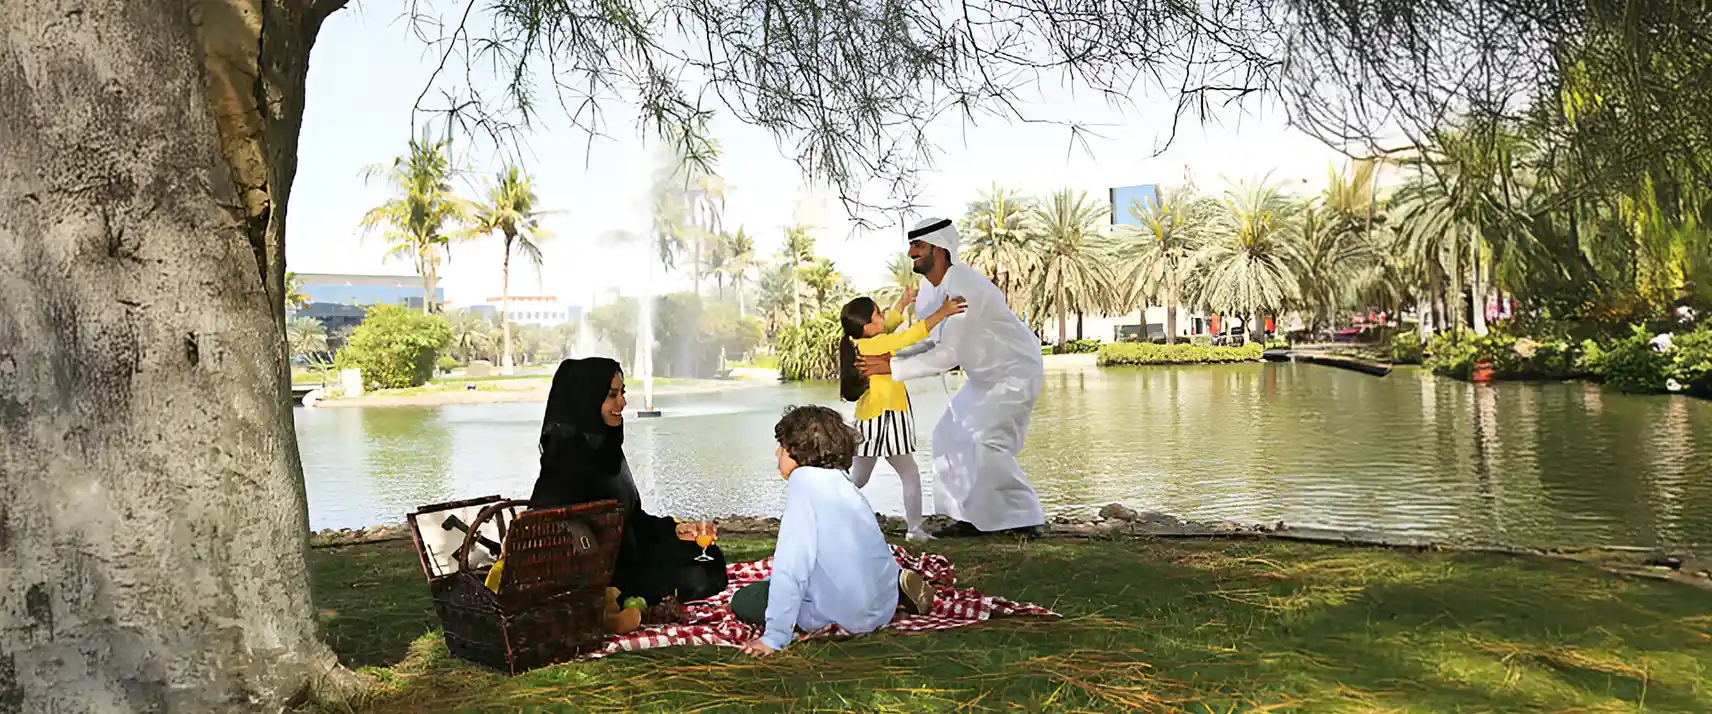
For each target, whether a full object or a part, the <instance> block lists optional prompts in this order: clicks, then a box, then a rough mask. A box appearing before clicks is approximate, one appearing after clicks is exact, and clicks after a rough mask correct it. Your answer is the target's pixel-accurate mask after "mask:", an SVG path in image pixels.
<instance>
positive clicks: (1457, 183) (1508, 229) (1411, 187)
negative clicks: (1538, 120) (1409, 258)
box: [1394, 130, 1532, 335]
mask: <svg viewBox="0 0 1712 714" xmlns="http://www.w3.org/2000/svg"><path fill="white" fill-rule="evenodd" d="M1434 139H1435V141H1434V144H1433V146H1432V147H1430V148H1429V149H1427V150H1426V151H1425V152H1423V153H1422V155H1420V156H1418V157H1415V158H1413V159H1411V160H1410V161H1409V162H1408V163H1409V165H1410V167H1411V168H1413V169H1414V173H1413V175H1412V176H1410V178H1409V179H1408V180H1407V181H1405V183H1404V185H1403V186H1402V187H1401V188H1399V189H1398V191H1397V195H1396V198H1395V199H1394V201H1395V203H1396V204H1397V206H1398V208H1399V216H1400V218H1401V224H1402V226H1403V231H1404V233H1405V235H1406V236H1407V240H1408V243H1409V246H1410V250H1411V251H1412V252H1413V253H1415V254H1416V255H1417V256H1418V257H1419V258H1420V259H1421V260H1422V261H1423V262H1424V263H1427V264H1428V265H1429V266H1430V267H1429V269H1430V270H1431V271H1432V272H1433V273H1435V275H1434V277H1437V278H1439V282H1440V283H1442V284H1446V285H1448V290H1447V294H1448V295H1452V296H1456V299H1457V301H1458V302H1459V303H1460V301H1461V296H1462V295H1463V293H1464V291H1463V289H1462V286H1461V284H1460V283H1461V281H1462V279H1463V278H1464V277H1466V278H1467V279H1468V290H1467V295H1468V297H1469V301H1470V302H1469V303H1468V305H1469V307H1470V308H1471V309H1470V310H1469V311H1468V313H1467V314H1468V315H1469V324H1470V326H1471V327H1472V329H1473V330H1474V332H1475V334H1481V335H1483V334H1486V310H1485V302H1486V300H1485V298H1486V292H1487V288H1488V287H1489V286H1490V285H1489V283H1487V282H1486V280H1487V278H1488V277H1490V276H1489V275H1488V273H1489V270H1488V268H1489V266H1494V265H1497V264H1500V263H1505V262H1509V261H1512V260H1515V259H1517V258H1518V257H1519V256H1521V255H1523V254H1525V253H1526V252H1528V251H1529V250H1530V249H1531V247H1530V243H1531V240H1532V239H1531V236H1530V234H1529V232H1528V231H1527V230H1526V227H1525V224H1526V222H1527V218H1526V217H1525V216H1523V215H1522V214H1521V212H1520V211H1518V210H1516V208H1515V207H1514V202H1515V201H1517V200H1518V198H1519V197H1518V196H1517V195H1516V193H1517V192H1518V190H1519V186H1518V183H1517V181H1516V175H1515V171H1516V158H1517V156H1519V155H1520V154H1522V153H1523V152H1525V151H1526V149H1527V145H1526V143H1525V142H1524V141H1523V140H1522V138H1521V137H1519V136H1516V135H1514V134H1511V133H1508V132H1505V131H1502V130H1494V131H1492V132H1490V133H1485V135H1481V134H1480V133H1470V132H1463V131H1444V132H1440V133H1438V135H1437V136H1435V137H1434ZM1464 256H1466V258H1467V261H1466V263H1465V262H1463V258H1464ZM1465 270H1466V272H1464V271H1465ZM1454 313H1455V314H1456V319H1455V320H1454V321H1453V324H1457V325H1460V324H1462V315H1463V314H1464V313H1463V311H1462V310H1461V309H1457V310H1455V311H1454Z"/></svg>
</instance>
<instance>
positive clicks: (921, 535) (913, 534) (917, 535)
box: [904, 529, 933, 543]
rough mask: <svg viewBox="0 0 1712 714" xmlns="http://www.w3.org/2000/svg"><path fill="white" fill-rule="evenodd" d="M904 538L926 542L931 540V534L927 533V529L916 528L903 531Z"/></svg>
mask: <svg viewBox="0 0 1712 714" xmlns="http://www.w3.org/2000/svg"><path fill="white" fill-rule="evenodd" d="M904 540H913V541H917V542H920V543H926V542H927V541H930V540H933V536H931V535H928V533H927V531H924V530H920V529H916V530H912V531H910V532H908V533H905V534H904Z"/></svg>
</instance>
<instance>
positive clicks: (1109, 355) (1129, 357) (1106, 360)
mask: <svg viewBox="0 0 1712 714" xmlns="http://www.w3.org/2000/svg"><path fill="white" fill-rule="evenodd" d="M1261 351H1262V350H1261V347H1260V345H1259V344H1257V343H1252V342H1251V343H1249V344H1246V345H1243V346H1241V347H1211V346H1205V345H1194V344H1189V345H1155V344H1149V343H1145V342H1142V343H1137V342H1122V343H1118V344H1111V345H1102V346H1101V347H1100V365H1101V366H1107V367H1117V366H1131V365H1136V366H1139V365H1155V364H1224V363H1231V362H1253V361H1255V360H1258V359H1260V353H1261Z"/></svg>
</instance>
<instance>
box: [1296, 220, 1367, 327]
mask: <svg viewBox="0 0 1712 714" xmlns="http://www.w3.org/2000/svg"><path fill="white" fill-rule="evenodd" d="M1290 231H1291V233H1290V236H1291V242H1292V243H1293V244H1294V245H1293V248H1294V253H1295V261H1296V266H1295V273H1296V279H1297V281H1298V284H1297V290H1296V296H1297V307H1299V308H1300V309H1301V310H1302V311H1304V312H1306V313H1307V314H1308V327H1309V329H1312V330H1320V329H1323V328H1326V327H1330V326H1331V323H1332V317H1333V315H1334V314H1335V312H1336V311H1337V310H1338V309H1339V308H1342V307H1346V306H1350V305H1351V303H1352V302H1354V300H1355V298H1356V296H1357V295H1358V294H1360V292H1361V290H1362V289H1363V288H1364V287H1366V286H1364V285H1363V284H1362V281H1363V280H1366V279H1372V278H1373V276H1372V273H1371V271H1370V270H1369V268H1370V267H1371V266H1373V265H1374V264H1376V263H1377V262H1378V255H1377V254H1375V253H1374V252H1373V250H1372V249H1373V248H1374V247H1375V245H1374V244H1373V243H1371V242H1369V240H1368V237H1367V235H1366V234H1364V233H1363V232H1361V230H1360V228H1359V226H1357V227H1353V229H1352V226H1350V225H1349V224H1348V223H1346V222H1343V221H1341V220H1339V216H1338V214H1337V213H1335V212H1334V211H1332V210H1331V209H1328V208H1327V207H1326V206H1325V205H1324V204H1321V205H1318V206H1316V205H1311V204H1310V205H1308V206H1305V207H1303V208H1301V209H1299V220H1296V221H1293V222H1292V223H1291V225H1290Z"/></svg>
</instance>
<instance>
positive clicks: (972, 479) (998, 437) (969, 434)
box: [892, 263, 1046, 531]
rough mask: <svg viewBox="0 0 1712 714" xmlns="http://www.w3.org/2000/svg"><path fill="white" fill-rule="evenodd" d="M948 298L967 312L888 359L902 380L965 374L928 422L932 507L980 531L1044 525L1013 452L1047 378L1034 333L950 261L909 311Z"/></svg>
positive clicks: (999, 295) (982, 281)
mask: <svg viewBox="0 0 1712 714" xmlns="http://www.w3.org/2000/svg"><path fill="white" fill-rule="evenodd" d="M947 297H961V298H963V299H965V300H967V301H968V310H967V311H966V312H964V313H963V314H962V315H956V316H953V317H950V318H948V319H946V320H944V321H943V322H941V323H939V325H938V326H937V327H936V328H934V330H933V332H932V335H931V336H932V339H933V342H932V344H931V346H929V347H927V348H926V349H924V350H921V351H919V352H916V353H915V354H913V355H906V353H904V352H900V353H899V355H898V356H897V357H896V358H895V359H894V360H893V362H892V378H893V379H896V380H899V381H907V380H911V379H917V378H920V377H926V376H931V375H934V374H941V373H944V372H945V371H947V370H949V369H951V368H953V367H957V366H962V368H963V372H964V374H965V375H966V376H967V380H966V381H965V382H964V384H963V388H962V389H960V390H958V391H957V394H956V395H955V396H953V397H952V398H951V403H950V406H948V407H947V408H946V410H945V414H944V416H941V417H940V419H939V424H938V425H937V426H935V427H934V428H933V508H934V512H935V513H940V514H943V515H946V516H950V517H952V518H954V519H957V520H960V521H966V522H968V523H970V524H972V525H974V526H975V527H976V528H979V529H981V530H983V531H998V530H1004V529H1008V528H1023V527H1028V526H1038V525H1042V524H1044V523H1045V522H1046V516H1045V514H1044V513H1043V512H1042V511H1041V508H1040V498H1039V497H1038V496H1036V495H1035V493H1034V487H1033V486H1031V485H1030V484H1029V482H1028V477H1027V476H1026V475H1025V474H1023V472H1022V467H1021V466H1020V465H1018V464H1017V459H1016V456H1017V453H1019V452H1021V451H1022V447H1023V441H1024V439H1025V438H1026V437H1027V436H1028V420H1029V417H1030V415H1031V414H1033V412H1034V403H1035V400H1036V399H1038V398H1039V397H1040V390H1041V387H1042V386H1043V384H1044V383H1045V375H1044V372H1043V368H1042V362H1041V355H1040V340H1039V339H1038V338H1036V337H1035V335H1034V333H1033V332H1032V331H1030V330H1029V329H1028V326H1027V325H1024V324H1023V323H1022V320H1019V319H1017V316H1016V314H1015V313H1012V312H1011V310H1010V307H1009V306H1008V305H1007V304H1006V303H1005V296H1004V293H1003V292H1000V291H999V288H998V287H997V286H995V285H993V283H992V282H991V281H989V280H987V278H986V277H985V276H982V275H981V274H980V273H977V272H975V270H974V269H972V268H970V267H969V266H967V265H964V264H962V263H953V264H952V265H951V267H950V268H949V269H948V270H946V272H945V278H944V279H943V280H941V281H940V284H939V285H937V286H936V285H933V284H931V283H929V282H927V281H925V280H924V281H922V283H921V292H920V293H919V294H918V295H917V296H916V300H915V313H916V314H917V315H928V314H931V313H932V312H933V311H934V310H937V309H939V306H940V305H941V304H943V303H944V302H945V299H946V298H947Z"/></svg>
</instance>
